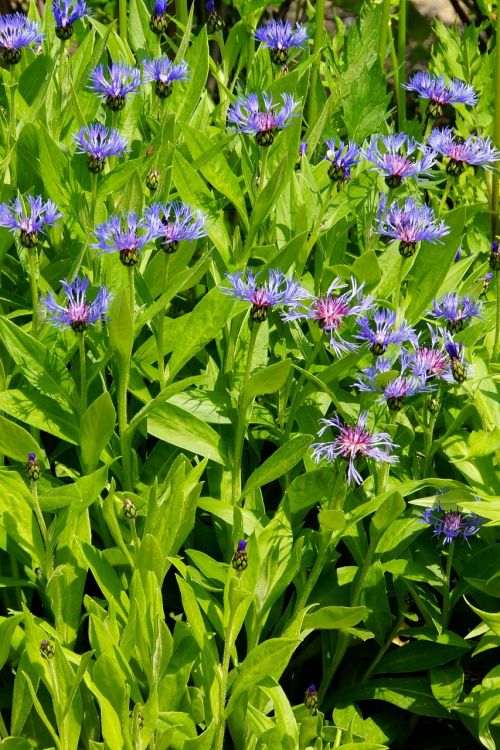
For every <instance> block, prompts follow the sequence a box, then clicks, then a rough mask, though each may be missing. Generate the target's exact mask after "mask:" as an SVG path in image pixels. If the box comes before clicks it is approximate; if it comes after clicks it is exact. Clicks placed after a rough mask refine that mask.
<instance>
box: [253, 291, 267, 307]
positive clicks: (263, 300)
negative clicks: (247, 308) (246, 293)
mask: <svg viewBox="0 0 500 750" xmlns="http://www.w3.org/2000/svg"><path fill="white" fill-rule="evenodd" d="M252 303H253V304H254V305H255V306H256V307H270V306H271V301H270V299H269V293H268V291H267V289H264V288H262V287H258V288H257V289H256V290H255V292H254V295H253V299H252Z"/></svg>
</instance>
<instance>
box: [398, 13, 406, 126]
mask: <svg viewBox="0 0 500 750" xmlns="http://www.w3.org/2000/svg"><path fill="white" fill-rule="evenodd" d="M398 74H399V76H398V84H399V85H398V90H397V99H398V125H399V129H400V130H401V131H402V130H404V126H405V123H406V92H405V89H404V88H403V84H405V83H406V0H399V21H398Z"/></svg>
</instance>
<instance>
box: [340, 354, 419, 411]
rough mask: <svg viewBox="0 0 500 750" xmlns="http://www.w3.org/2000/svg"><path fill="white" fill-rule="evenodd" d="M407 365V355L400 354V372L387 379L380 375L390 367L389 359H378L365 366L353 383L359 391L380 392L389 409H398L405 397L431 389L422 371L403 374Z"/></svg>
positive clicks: (401, 406) (400, 407)
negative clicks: (371, 364)
mask: <svg viewBox="0 0 500 750" xmlns="http://www.w3.org/2000/svg"><path fill="white" fill-rule="evenodd" d="M408 366H409V360H408V358H407V356H402V357H401V374H400V375H396V377H393V378H392V379H390V380H388V381H387V380H386V378H382V377H381V375H382V374H383V373H387V372H389V371H390V370H391V369H392V366H391V361H390V360H389V359H378V360H377V362H376V363H375V365H374V366H373V367H365V368H364V369H363V370H362V371H361V372H362V376H361V378H358V380H357V381H356V383H355V384H354V385H355V386H356V388H358V389H359V390H360V391H365V392H368V393H381V394H382V396H381V400H382V401H385V402H386V404H387V406H388V407H389V409H391V411H399V410H400V409H402V408H403V403H404V401H405V399H406V398H409V397H410V396H416V395H417V394H419V393H426V392H427V393H428V392H429V391H431V390H432V386H429V385H427V382H426V377H425V375H424V374H423V373H418V374H414V375H405V371H406V370H407V369H408Z"/></svg>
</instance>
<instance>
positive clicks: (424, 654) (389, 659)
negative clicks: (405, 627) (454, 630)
mask: <svg viewBox="0 0 500 750" xmlns="http://www.w3.org/2000/svg"><path fill="white" fill-rule="evenodd" d="M438 641H439V638H437V637H436V641H435V642H434V643H433V642H432V641H418V640H412V641H411V642H410V643H407V644H406V645H405V646H403V647H399V648H396V649H395V650H394V651H392V653H389V654H386V655H385V656H384V658H383V659H382V660H381V662H380V664H379V665H378V666H377V672H379V673H384V672H385V673H392V674H397V673H403V672H421V671H422V670H424V669H431V668H433V667H440V666H442V665H443V664H447V663H448V662H450V661H454V660H455V659H458V658H459V657H461V656H463V655H464V654H465V653H467V651H469V650H470V648H472V645H468V644H467V642H466V641H464V642H463V643H462V644H460V645H455V644H448V643H444V642H441V643H440V642H438Z"/></svg>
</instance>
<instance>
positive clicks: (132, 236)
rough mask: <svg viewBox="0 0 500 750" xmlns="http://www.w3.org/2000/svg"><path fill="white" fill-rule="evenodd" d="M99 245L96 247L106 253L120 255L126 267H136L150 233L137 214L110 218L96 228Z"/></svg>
mask: <svg viewBox="0 0 500 750" xmlns="http://www.w3.org/2000/svg"><path fill="white" fill-rule="evenodd" d="M95 234H96V237H97V240H98V243H97V244H96V245H94V247H95V248H99V249H100V250H102V251H103V252H104V253H120V260H121V262H122V263H123V265H124V266H135V265H136V263H138V261H139V253H140V250H141V249H142V248H143V247H144V245H145V244H146V243H147V242H148V241H149V240H150V232H149V230H148V228H147V227H146V226H145V224H144V222H141V221H139V220H138V217H137V214H134V213H128V214H127V215H126V216H110V217H109V219H108V220H107V221H106V222H105V223H104V224H99V225H98V226H96V228H95Z"/></svg>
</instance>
